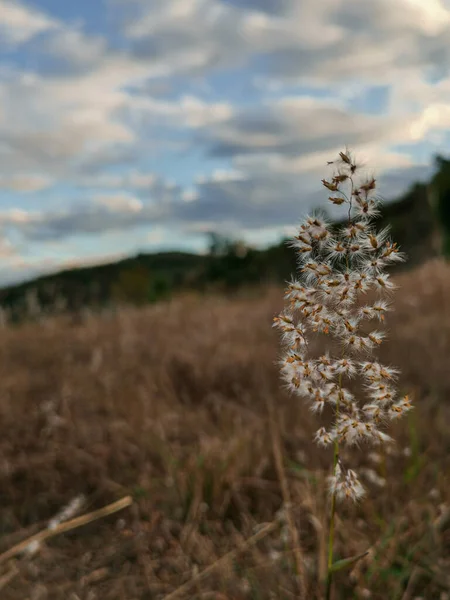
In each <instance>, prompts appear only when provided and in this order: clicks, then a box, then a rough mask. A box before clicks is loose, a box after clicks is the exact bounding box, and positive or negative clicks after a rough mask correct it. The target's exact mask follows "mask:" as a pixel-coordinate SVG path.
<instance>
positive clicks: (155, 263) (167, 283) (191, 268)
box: [0, 157, 450, 320]
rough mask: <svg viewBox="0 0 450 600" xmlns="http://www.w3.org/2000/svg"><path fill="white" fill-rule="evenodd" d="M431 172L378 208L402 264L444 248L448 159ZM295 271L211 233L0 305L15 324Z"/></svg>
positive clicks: (283, 250) (20, 290)
mask: <svg viewBox="0 0 450 600" xmlns="http://www.w3.org/2000/svg"><path fill="white" fill-rule="evenodd" d="M436 166H437V170H436V174H435V175H434V177H433V179H432V180H431V181H430V182H428V183H426V184H422V183H421V184H415V185H414V186H412V187H411V188H410V190H409V191H408V192H407V193H406V194H405V195H403V196H402V197H401V198H399V199H397V200H395V201H391V202H388V203H386V204H385V205H384V207H383V216H382V218H381V219H380V220H379V223H378V224H379V226H380V227H383V226H384V225H388V224H389V225H390V226H391V228H392V235H393V237H394V239H395V240H396V241H398V243H399V244H400V246H401V247H402V250H404V251H405V252H406V253H407V254H408V256H409V260H408V266H413V265H417V264H418V263H420V262H422V261H424V260H426V259H428V258H430V257H432V256H435V255H436V254H439V253H440V252H441V251H445V250H446V249H447V248H450V243H448V242H447V240H450V235H449V234H448V233H447V232H448V231H450V161H447V160H446V159H443V158H441V157H437V158H436ZM294 270H295V258H294V255H293V251H292V250H291V249H290V248H289V247H288V245H287V244H286V243H285V240H284V241H282V242H280V244H278V245H275V246H272V247H270V248H267V249H264V250H257V249H253V248H248V247H245V245H244V244H242V243H237V242H235V241H234V242H232V241H229V240H226V239H223V238H221V237H220V236H214V235H213V236H211V246H210V251H209V253H207V254H206V255H199V254H191V253H187V252H161V253H155V254H138V255H137V256H133V257H130V258H128V259H125V260H121V261H119V262H114V263H111V264H104V265H99V266H90V267H84V268H77V269H71V270H67V271H63V272H60V273H55V274H52V275H46V276H43V277H40V278H38V279H35V280H33V281H29V282H26V283H23V284H20V285H14V286H11V287H8V288H5V289H3V290H0V305H1V306H2V308H3V310H4V312H6V313H7V314H8V315H9V316H10V318H12V319H13V320H18V319H20V318H22V317H23V316H24V315H27V316H33V315H37V314H41V313H42V311H44V312H55V311H56V312H59V311H65V310H67V309H69V310H80V309H81V308H83V307H86V306H87V307H92V308H100V307H104V306H116V305H117V304H120V303H131V304H144V303H147V302H153V301H156V300H159V299H163V298H167V297H169V296H170V295H173V294H175V293H178V292H180V291H185V290H195V291H199V292H205V291H209V290H211V289H215V290H223V291H233V290H236V289H239V288H241V287H242V286H248V285H253V284H260V283H265V282H271V281H273V282H275V281H277V282H282V281H285V280H286V279H289V277H290V275H291V273H292V272H293V271H294Z"/></svg>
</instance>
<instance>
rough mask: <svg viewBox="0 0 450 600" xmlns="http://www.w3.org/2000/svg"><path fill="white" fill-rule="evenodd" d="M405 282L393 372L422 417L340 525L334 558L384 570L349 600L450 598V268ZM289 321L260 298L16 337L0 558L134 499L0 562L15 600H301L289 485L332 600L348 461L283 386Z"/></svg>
mask: <svg viewBox="0 0 450 600" xmlns="http://www.w3.org/2000/svg"><path fill="white" fill-rule="evenodd" d="M396 280H397V282H398V283H399V284H400V286H401V289H400V291H399V292H398V293H397V294H396V296H395V312H393V313H390V315H389V318H388V321H387V325H388V330H389V340H388V342H387V343H385V344H384V345H383V346H382V347H381V351H380V356H381V359H382V360H383V361H384V362H386V363H388V364H390V363H392V364H394V365H396V366H398V367H399V368H400V369H401V370H402V376H401V380H400V388H401V391H410V392H411V394H412V397H413V400H414V403H415V410H414V411H413V412H412V413H411V416H410V417H409V418H408V419H405V420H404V421H403V422H401V423H399V424H398V425H397V426H396V431H395V436H394V437H395V439H396V443H395V445H394V446H392V447H391V448H390V450H389V451H388V452H386V453H385V454H384V455H379V454H376V453H373V452H372V453H370V452H364V451H363V452H355V454H354V457H353V458H352V459H351V460H352V461H353V463H354V464H356V465H357V466H358V467H359V472H362V473H363V477H364V478H365V484H366V487H367V489H368V494H367V497H366V498H365V499H364V500H363V501H362V502H361V503H360V504H359V505H356V506H343V507H342V508H341V509H340V511H339V515H338V521H337V539H336V553H337V556H338V557H346V556H351V555H354V554H358V553H361V552H364V551H366V550H368V549H370V552H369V554H368V555H367V556H366V557H365V558H364V559H362V560H360V561H359V562H358V563H357V566H356V567H355V568H354V569H353V570H351V571H345V572H341V573H339V574H338V575H337V577H336V590H335V600H341V599H342V600H344V599H345V600H347V599H350V598H372V599H380V600H381V599H383V600H386V599H387V600H408V599H410V600H413V599H419V598H421V599H425V600H445V599H449V598H450V266H447V265H445V264H444V263H443V262H440V261H434V262H431V263H428V264H426V265H424V266H422V267H420V268H419V269H418V270H415V271H410V272H406V273H404V274H401V275H399V276H397V277H396ZM282 303H283V297H282V290H279V289H266V290H263V291H261V290H254V291H251V292H249V293H248V294H246V295H245V296H244V295H242V297H240V298H234V299H226V298H215V297H209V298H197V299H196V298H184V299H179V300H176V301H173V302H171V303H169V304H164V305H155V306H153V307H149V308H146V309H142V310H131V309H130V310H124V311H122V312H120V313H119V314H117V315H115V316H105V317H94V316H91V317H86V318H84V319H83V321H82V322H79V323H74V322H73V321H71V320H69V319H65V318H59V319H54V320H48V321H46V322H42V323H40V324H28V325H22V326H21V327H18V328H8V327H6V328H4V329H2V330H1V335H0V396H1V402H0V418H1V436H0V481H1V483H0V528H1V537H0V544H1V547H0V552H2V551H4V550H7V549H8V548H10V547H11V546H13V545H14V544H16V543H17V542H19V541H21V540H23V539H25V538H26V537H27V536H29V535H32V534H33V533H35V532H36V531H38V530H39V529H42V528H45V527H46V525H47V522H48V519H50V518H51V517H53V515H55V513H57V512H58V511H59V510H60V509H61V508H63V507H64V506H65V505H66V504H67V503H68V502H70V501H71V500H72V499H73V498H74V497H76V496H78V495H80V494H83V495H84V496H85V498H86V503H85V506H84V509H83V510H84V512H88V511H90V510H93V509H95V508H99V507H102V506H104V505H106V504H109V503H111V502H113V501H115V500H117V499H119V498H121V497H123V496H125V495H127V494H131V495H132V496H133V498H134V503H133V505H132V506H131V507H129V508H127V509H125V510H123V511H121V512H119V513H117V514H115V515H112V516H109V517H106V518H104V519H99V520H97V521H94V522H93V523H90V524H88V525H85V526H84V527H80V528H76V529H74V530H72V531H70V532H68V533H63V534H61V535H59V536H55V537H54V538H52V539H49V540H48V541H47V542H46V543H45V544H42V545H41V547H40V548H39V550H38V551H37V552H36V553H35V554H34V555H27V554H26V555H20V556H18V557H17V559H16V560H15V561H12V562H8V563H4V564H0V569H1V571H0V598H2V600H3V599H4V600H13V599H20V600H25V599H29V600H57V599H61V600H63V599H64V600H67V599H69V600H113V599H114V600H116V599H117V600H138V599H139V600H144V599H145V600H151V599H157V598H165V597H168V598H172V597H174V598H185V599H187V598H195V599H197V598H198V599H202V600H213V599H216V600H244V599H247V598H248V599H255V600H265V599H270V598H272V599H286V600H288V599H291V598H298V592H297V590H298V580H297V577H296V574H295V568H296V567H295V564H296V561H295V557H294V554H295V553H294V552H293V550H294V548H293V544H292V541H291V537H290V533H291V531H290V530H289V528H288V527H287V525H286V522H285V520H284V519H283V513H281V514H280V512H279V511H280V508H282V506H283V493H282V485H281V484H282V483H283V482H284V483H286V482H287V484H288V487H289V490H290V494H291V500H292V515H293V518H294V520H295V524H296V527H297V530H298V532H299V546H300V552H301V553H302V562H303V561H304V564H305V568H306V579H307V585H308V599H314V598H320V597H321V595H320V590H321V586H320V585H319V582H320V580H321V577H323V574H324V569H325V568H326V565H325V564H324V561H325V544H326V534H327V532H326V528H324V527H323V525H324V522H325V515H326V514H327V505H326V502H327V500H326V476H327V475H328V473H329V467H330V452H331V451H321V450H318V449H317V447H316V446H315V445H314V444H313V443H312V435H313V432H314V431H315V430H316V429H317V423H314V417H313V416H312V415H311V414H310V413H309V412H308V410H307V409H306V407H304V406H303V405H302V404H301V401H300V400H299V399H298V398H295V397H291V396H290V395H288V394H287V393H286V392H284V391H283V389H282V387H281V385H280V378H279V373H278V367H277V365H276V360H277V357H278V353H279V339H278V335H277V332H275V331H274V330H273V329H272V328H271V324H272V318H273V316H274V315H275V314H276V313H277V312H278V311H279V310H280V308H281V306H282ZM270 407H272V408H273V409H274V411H273V414H272V418H269V413H270V411H269V408H270ZM277 432H279V434H280V435H279V437H278V435H277ZM280 455H282V465H280V462H281V461H280V460H279V459H280ZM276 457H278V464H277V460H276ZM285 499H286V498H285ZM269 523H274V525H273V527H272V528H268V529H267V530H265V531H263V533H262V535H261V536H260V539H259V540H258V541H255V543H250V544H249V543H248V540H249V539H251V538H252V536H254V535H255V533H256V532H258V531H261V528H263V527H265V526H266V525H267V524H269ZM232 551H233V554H231V555H230V557H228V559H227V560H224V561H221V562H219V563H218V564H217V565H215V567H214V568H213V569H211V570H210V571H209V572H208V573H207V574H206V576H205V577H201V576H199V574H200V573H201V572H202V570H203V569H205V568H207V567H208V566H209V565H212V564H213V563H215V561H218V560H219V559H220V558H221V557H223V556H224V555H226V554H227V553H228V552H232ZM188 581H191V582H192V583H191V585H190V587H188V588H185V589H186V591H185V592H183V590H180V594H178V595H176V594H175V595H174V596H171V595H170V594H171V593H172V592H174V591H175V590H177V588H180V586H182V585H183V584H184V583H186V582H188Z"/></svg>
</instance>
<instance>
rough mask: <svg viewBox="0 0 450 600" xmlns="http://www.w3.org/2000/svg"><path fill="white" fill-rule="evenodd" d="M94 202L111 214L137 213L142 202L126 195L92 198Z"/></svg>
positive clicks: (141, 206)
mask: <svg viewBox="0 0 450 600" xmlns="http://www.w3.org/2000/svg"><path fill="white" fill-rule="evenodd" d="M94 202H95V203H96V204H98V205H100V206H103V207H105V208H107V209H108V210H111V211H113V212H132V213H138V212H140V211H141V210H142V208H143V204H142V201H141V200H139V199H138V198H135V197H134V196H127V195H126V194H114V195H108V196H102V195H98V196H94Z"/></svg>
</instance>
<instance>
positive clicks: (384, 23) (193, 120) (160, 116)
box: [0, 0, 450, 284]
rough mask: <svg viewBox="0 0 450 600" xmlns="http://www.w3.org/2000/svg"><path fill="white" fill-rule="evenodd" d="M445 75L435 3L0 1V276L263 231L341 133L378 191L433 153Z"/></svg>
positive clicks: (428, 165)
mask: <svg viewBox="0 0 450 600" xmlns="http://www.w3.org/2000/svg"><path fill="white" fill-rule="evenodd" d="M449 69H450V0H396V1H395V2H392V0H76V1H75V0H64V1H63V0H27V1H25V0H24V1H23V2H22V0H0V284H4V283H6V282H10V281H17V280H20V279H23V278H25V277H29V276H30V275H32V274H34V273H37V272H43V271H49V270H56V269H58V268H61V267H66V266H68V265H73V264H80V263H95V262H100V261H105V260H108V259H111V258H116V257H120V256H122V255H125V254H130V253H134V252H136V251H138V250H144V251H152V250H157V249H158V250H159V249H167V248H184V249H186V248H188V249H193V250H202V249H203V248H205V245H206V238H205V232H207V231H210V230H221V231H224V232H226V233H232V234H235V235H238V236H240V237H243V238H245V239H246V240H248V241H249V242H251V243H253V244H265V243H271V242H273V241H275V240H277V239H279V237H280V236H281V235H283V234H284V233H286V232H289V229H290V227H292V225H293V224H295V223H296V222H298V220H299V219H300V218H301V216H302V214H303V213H304V212H305V211H306V210H308V209H310V208H311V206H317V205H319V204H320V203H321V202H322V201H323V200H324V197H326V196H324V193H323V191H322V188H321V185H320V179H321V178H322V177H323V176H325V175H326V174H327V171H326V167H325V168H324V165H325V164H326V161H327V160H332V159H333V158H334V156H335V155H336V153H337V152H338V151H339V150H341V149H343V147H345V146H346V145H348V146H349V147H350V148H352V149H353V150H354V151H355V152H356V154H357V155H358V156H359V157H360V158H361V159H362V160H364V161H365V162H366V163H367V165H368V166H370V168H371V169H372V171H373V172H375V174H376V175H377V176H378V177H379V181H380V183H381V186H382V187H381V191H382V193H383V195H384V196H385V197H386V198H387V199H388V198H392V197H395V196H396V195H398V194H399V193H401V192H402V191H403V190H405V189H406V188H407V187H408V185H409V184H410V183H411V182H413V181H416V180H423V179H426V178H427V177H428V176H429V174H430V172H431V169H432V159H433V155H434V154H435V153H437V152H439V153H441V154H443V155H447V146H448V144H449V142H450V135H449V132H450V103H449V101H450V73H449ZM372 171H371V172H372Z"/></svg>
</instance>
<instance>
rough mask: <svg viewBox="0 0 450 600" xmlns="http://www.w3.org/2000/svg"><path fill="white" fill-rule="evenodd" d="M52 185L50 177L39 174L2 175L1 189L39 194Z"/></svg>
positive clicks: (0, 177)
mask: <svg viewBox="0 0 450 600" xmlns="http://www.w3.org/2000/svg"><path fill="white" fill-rule="evenodd" d="M52 185H53V180H52V179H51V178H50V177H45V176H44V175H39V174H33V173H29V174H27V173H23V174H17V175H11V176H7V175H0V189H3V190H9V191H11V192H39V191H41V190H45V189H48V188H49V187H51V186H52Z"/></svg>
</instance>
